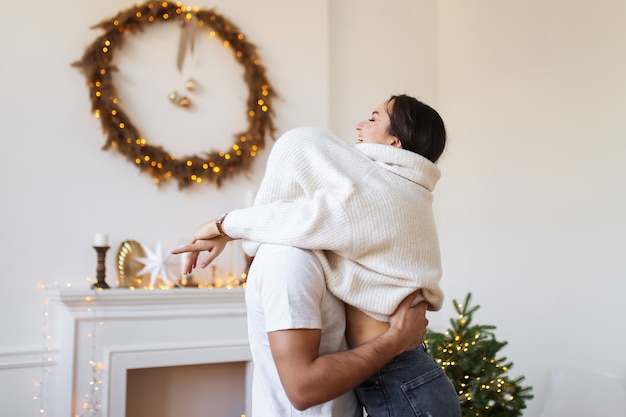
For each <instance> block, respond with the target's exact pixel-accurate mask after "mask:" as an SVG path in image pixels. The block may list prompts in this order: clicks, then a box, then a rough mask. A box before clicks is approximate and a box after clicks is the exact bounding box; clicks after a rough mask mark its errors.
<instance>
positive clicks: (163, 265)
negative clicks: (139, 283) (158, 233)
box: [136, 240, 176, 287]
mask: <svg viewBox="0 0 626 417" xmlns="http://www.w3.org/2000/svg"><path fill="white" fill-rule="evenodd" d="M141 247H142V248H143V250H144V252H146V253H147V254H148V256H147V257H145V258H136V259H137V260H138V261H139V262H141V263H142V264H144V265H145V266H144V267H143V268H142V269H141V271H139V272H137V276H141V275H143V274H145V273H147V272H150V286H151V287H154V286H155V285H156V283H157V279H158V278H159V276H161V279H162V280H163V282H164V283H165V284H166V285H167V286H170V287H175V286H176V280H175V279H172V280H170V276H171V277H172V278H174V274H172V272H171V271H170V270H169V267H168V265H167V259H168V258H169V257H170V255H169V254H167V255H165V256H164V255H163V251H162V250H161V241H160V240H159V241H158V242H157V246H156V250H155V251H152V250H151V249H150V248H149V247H147V246H144V245H141Z"/></svg>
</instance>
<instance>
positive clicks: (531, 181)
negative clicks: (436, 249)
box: [437, 0, 626, 416]
mask: <svg viewBox="0 0 626 417" xmlns="http://www.w3.org/2000/svg"><path fill="white" fill-rule="evenodd" d="M438 4H439V8H438V15H439V19H438V23H439V24H438V26H437V37H438V47H437V51H438V57H439V59H438V64H439V69H438V77H439V82H438V85H439V95H438V99H439V103H440V110H441V111H442V113H443V115H444V118H445V120H446V121H447V125H448V129H449V134H450V146H449V148H448V150H447V153H446V154H445V157H444V159H443V161H442V163H441V169H442V171H443V177H442V180H441V182H440V184H439V186H438V187H439V189H438V193H439V194H438V198H439V200H438V204H439V226H440V233H441V245H442V254H443V259H444V270H445V278H444V282H445V288H446V290H447V296H448V299H449V300H450V301H451V300H452V299H453V298H456V299H457V300H459V301H462V300H463V298H464V295H465V294H466V293H467V292H470V291H471V292H472V293H473V300H474V302H475V303H477V304H480V305H481V309H480V310H479V312H478V313H477V316H476V318H475V319H476V321H477V322H479V323H488V324H494V325H496V326H497V331H496V334H497V336H498V338H501V339H502V340H507V341H508V342H509V345H508V346H507V347H506V349H505V352H504V353H505V354H506V356H508V358H509V359H510V360H512V361H513V362H514V367H513V369H512V371H511V374H513V375H526V377H527V378H526V381H525V382H526V383H528V384H530V385H532V386H534V387H535V389H534V393H535V399H534V400H533V401H532V402H530V403H529V408H528V410H527V412H526V413H525V414H524V415H525V416H538V415H540V410H541V406H542V404H543V402H544V401H545V400H546V399H547V395H548V392H547V391H548V390H547V388H548V386H549V381H550V372H551V371H552V370H554V369H556V368H562V367H576V368H582V369H584V370H586V371H593V372H598V373H607V374H612V375H618V376H621V377H625V376H626V359H625V358H624V355H623V354H622V346H623V345H624V344H625V343H626V335H624V332H623V331H622V329H623V325H622V324H621V323H620V322H621V319H620V317H621V313H622V310H623V309H622V306H621V304H622V298H623V297H622V294H623V293H624V290H626V284H625V280H624V278H626V240H625V239H624V236H625V235H626V222H625V221H624V219H623V216H624V213H626V164H624V160H626V141H625V139H626V127H625V124H624V115H625V114H626V81H625V78H624V74H626V49H624V44H625V42H626V26H624V21H626V20H625V19H626V3H624V2H622V1H619V0H615V1H611V0H602V1H598V2H593V3H592V2H580V1H574V2H573V1H567V0H557V1H554V0H553V1H549V2H545V1H525V2H519V1H513V0H505V1H491V2H488V1H482V0H470V1H463V2H459V1H450V0H449V1H443V2H439V3H438ZM446 313H448V314H447V317H450V316H451V315H452V307H451V304H450V305H448V310H447V311H444V314H446ZM571 382H572V383H581V384H584V381H571ZM588 388H589V387H588ZM581 401H583V402H586V401H589V402H593V399H591V398H583V399H581ZM596 411H597V414H599V415H600V414H602V405H601V404H598V406H597V409H596ZM562 415H565V414H562Z"/></svg>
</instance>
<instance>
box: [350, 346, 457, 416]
mask: <svg viewBox="0 0 626 417" xmlns="http://www.w3.org/2000/svg"><path fill="white" fill-rule="evenodd" d="M356 394H357V396H358V398H359V401H360V402H361V404H362V405H363V407H365V411H367V414H368V415H370V416H372V417H409V416H411V417H460V416H461V408H460V405H459V398H458V396H457V394H456V390H455V389H454V385H452V382H451V381H450V380H449V379H448V377H447V376H446V374H445V373H444V371H443V369H441V367H440V366H439V365H438V364H437V362H435V360H434V359H433V358H432V357H431V356H430V355H429V354H428V352H427V351H426V347H425V346H423V345H422V346H420V347H418V348H417V349H415V350H412V351H409V352H404V353H402V354H400V355H398V356H396V357H395V358H393V359H392V360H391V362H389V363H388V364H387V365H385V367H384V368H383V369H381V370H380V371H378V372H377V373H375V374H374V375H372V376H371V377H370V378H369V379H367V380H366V381H365V382H363V383H362V384H361V385H359V386H358V387H357V388H356Z"/></svg>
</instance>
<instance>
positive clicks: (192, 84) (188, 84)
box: [185, 78, 198, 91]
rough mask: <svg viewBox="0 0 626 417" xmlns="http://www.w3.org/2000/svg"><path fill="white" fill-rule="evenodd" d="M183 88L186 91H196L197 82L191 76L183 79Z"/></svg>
mask: <svg viewBox="0 0 626 417" xmlns="http://www.w3.org/2000/svg"><path fill="white" fill-rule="evenodd" d="M185 88H186V89H187V91H196V90H197V89H198V82H197V81H196V80H194V79H193V78H189V79H188V80H187V81H185Z"/></svg>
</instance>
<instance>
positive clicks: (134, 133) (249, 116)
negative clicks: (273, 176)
mask: <svg viewBox="0 0 626 417" xmlns="http://www.w3.org/2000/svg"><path fill="white" fill-rule="evenodd" d="M159 22H161V23H165V22H178V23H181V24H182V26H183V30H184V27H185V26H189V25H196V26H197V27H198V28H200V29H202V30H203V31H205V32H208V35H209V36H210V37H215V38H219V39H220V40H221V41H222V44H223V46H224V47H226V48H230V49H231V51H232V52H233V56H234V58H235V60H236V61H237V62H238V63H239V64H241V65H242V67H243V69H244V76H243V78H244V81H245V83H246V85H247V87H248V97H247V100H246V103H247V110H246V120H247V124H248V126H247V129H246V130H244V131H241V132H238V133H235V134H234V135H233V137H234V141H233V144H232V146H231V147H230V148H229V149H227V150H225V151H211V152H202V153H201V154H197V155H189V156H183V157H180V158H178V157H176V156H175V155H173V154H171V153H169V152H168V151H166V150H165V149H163V147H161V146H155V145H152V144H151V143H150V141H148V140H147V139H146V138H145V137H144V136H142V134H141V133H140V132H139V130H138V129H137V127H135V125H134V124H133V122H132V121H131V119H130V116H129V115H128V114H127V113H126V112H125V111H124V109H123V108H122V107H121V103H120V99H119V95H118V94H117V89H116V87H115V84H114V82H113V73H114V72H115V71H116V70H117V69H116V67H115V65H114V60H113V58H114V52H115V51H116V50H118V49H120V48H121V47H122V46H123V44H124V41H125V39H126V37H127V36H128V35H130V34H133V33H136V32H138V31H143V30H144V29H145V28H146V27H148V26H150V25H152V24H156V23H159ZM94 28H97V29H102V30H104V34H102V35H101V36H99V37H97V38H96V40H95V41H94V42H93V43H92V44H91V45H90V46H88V47H87V49H86V50H85V52H84V54H83V56H82V58H81V59H80V60H79V61H77V62H75V63H74V64H73V66H76V67H78V68H79V69H80V71H81V72H82V73H83V75H84V76H85V77H86V79H87V85H88V87H89V92H90V99H91V104H92V112H93V114H94V116H95V117H96V118H98V119H99V120H100V122H101V125H102V128H103V130H104V132H105V135H106V137H107V141H106V144H105V145H104V149H109V148H113V149H115V150H117V151H118V152H120V153H121V154H123V155H124V156H125V157H126V159H127V160H128V161H130V162H132V163H133V164H134V165H135V166H136V167H138V168H139V169H140V170H141V171H142V172H145V173H147V174H149V175H150V176H151V177H152V178H153V180H154V182H155V183H156V184H161V183H163V182H165V181H167V180H169V179H175V180H177V181H178V185H179V188H185V187H188V186H191V185H193V184H199V183H202V182H209V183H215V184H217V185H218V186H220V185H221V183H222V181H223V180H224V179H226V178H229V177H231V176H233V175H235V174H236V173H238V172H241V171H242V170H247V169H249V168H250V165H251V163H252V161H253V159H254V158H255V157H256V156H257V153H258V151H259V150H260V149H261V148H263V147H264V144H265V136H266V135H267V134H269V135H271V136H273V135H274V133H275V131H276V128H275V126H274V121H273V107H272V101H273V98H274V97H275V96H276V93H275V92H274V90H273V89H272V87H271V84H270V82H269V80H268V78H267V75H266V69H265V67H264V66H263V65H262V64H261V61H260V58H259V54H258V53H257V48H256V46H255V45H254V44H252V43H250V42H248V41H247V40H246V37H245V36H244V34H243V33H242V32H241V30H239V28H238V27H237V26H236V25H235V24H234V23H232V22H231V21H230V20H228V19H227V18H225V17H224V16H222V15H220V14H218V13H216V12H215V11H214V10H202V9H200V8H198V7H190V6H183V5H182V4H181V3H180V2H176V3H170V2H167V1H163V2H154V1H148V2H146V3H144V4H142V5H138V6H136V7H132V8H129V9H126V10H123V11H121V12H119V13H118V14H117V15H116V16H114V17H113V18H111V19H107V20H104V21H102V22H100V23H98V24H97V25H95V26H94ZM181 106H182V105H181ZM182 107H184V106H182Z"/></svg>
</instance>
